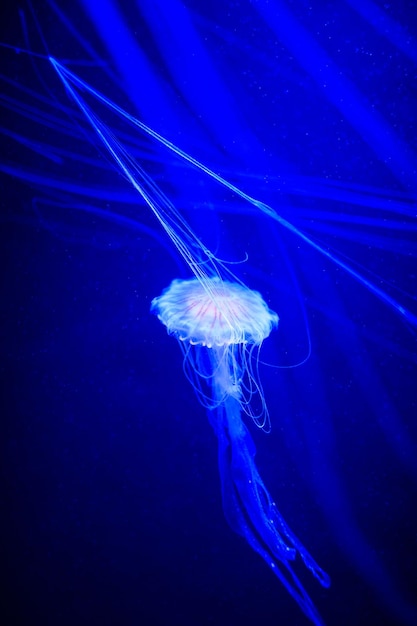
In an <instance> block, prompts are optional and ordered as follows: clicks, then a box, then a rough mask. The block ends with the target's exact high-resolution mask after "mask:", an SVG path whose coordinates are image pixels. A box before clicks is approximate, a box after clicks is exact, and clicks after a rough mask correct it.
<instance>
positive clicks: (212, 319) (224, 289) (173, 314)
mask: <svg viewBox="0 0 417 626" xmlns="http://www.w3.org/2000/svg"><path fill="white" fill-rule="evenodd" d="M152 310H154V311H155V312H156V313H157V315H158V318H159V319H160V321H161V322H162V323H163V324H164V325H165V326H166V327H167V330H168V333H170V334H175V335H177V336H178V338H179V340H180V341H184V342H189V343H191V344H195V345H202V346H207V347H208V348H213V347H214V348H216V347H223V346H225V345H233V344H254V345H260V344H261V343H262V342H263V340H264V339H266V338H267V337H268V336H269V335H270V333H271V330H272V329H273V328H275V327H276V326H277V325H278V315H277V314H276V313H275V312H274V311H271V310H270V309H269V308H268V306H267V304H266V302H265V301H264V300H263V298H262V296H261V294H260V293H259V292H258V291H252V290H250V289H248V288H247V287H246V286H244V285H243V284H240V283H237V282H230V281H227V280H221V279H220V278H219V277H217V276H216V277H214V278H206V279H205V280H204V281H201V280H198V279H195V278H194V279H190V280H178V279H177V280H174V281H173V282H172V283H171V285H170V286H169V287H168V288H167V289H165V291H164V292H163V294H162V295H161V296H159V297H157V298H155V299H154V300H153V301H152Z"/></svg>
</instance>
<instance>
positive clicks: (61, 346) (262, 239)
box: [0, 0, 417, 626]
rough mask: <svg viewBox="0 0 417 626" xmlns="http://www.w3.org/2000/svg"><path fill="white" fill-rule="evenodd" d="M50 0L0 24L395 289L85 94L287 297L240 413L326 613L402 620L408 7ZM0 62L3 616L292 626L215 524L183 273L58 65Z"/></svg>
mask: <svg viewBox="0 0 417 626" xmlns="http://www.w3.org/2000/svg"><path fill="white" fill-rule="evenodd" d="M65 4H69V3H62V6H61V7H60V8H59V9H58V7H56V6H55V5H54V4H53V3H50V4H47V3H42V2H39V3H38V2H35V3H34V4H33V7H32V8H33V12H32V11H31V9H30V7H27V6H26V7H24V8H23V10H24V21H23V22H22V19H21V18H19V14H18V12H17V10H16V11H14V10H12V9H9V10H8V12H7V15H6V12H4V19H3V23H2V24H3V25H2V31H1V32H2V35H1V37H2V41H3V42H6V43H8V44H12V45H15V46H20V47H22V48H26V49H27V48H28V47H30V48H31V49H32V50H33V51H35V52H39V53H42V54H44V53H45V52H46V47H45V42H47V46H48V50H49V51H50V52H51V53H52V54H53V55H55V56H56V57H57V58H58V59H64V60H66V61H67V62H68V63H69V66H70V67H71V68H72V70H73V71H74V72H76V73H78V74H80V75H81V76H82V78H83V80H85V81H87V82H89V84H91V85H92V86H93V87H94V88H95V89H98V90H100V91H101V92H103V93H104V94H106V96H107V97H108V98H110V99H111V100H113V101H115V102H117V103H118V104H119V105H120V106H122V107H124V108H125V109H126V110H128V111H129V112H130V113H131V114H132V115H135V116H137V117H139V118H140V119H141V120H143V121H144V122H145V123H147V124H149V125H150V126H151V127H152V128H154V129H155V130H156V131H158V132H159V133H161V134H162V135H164V136H166V137H168V138H169V139H170V140H171V141H173V142H174V143H175V144H176V145H179V146H180V147H181V148H182V149H184V150H186V151H188V152H189V153H190V154H192V155H193V156H195V157H196V158H198V159H199V160H201V161H202V162H204V163H205V164H207V165H208V166H209V167H210V168H212V169H213V170H215V171H216V172H219V173H221V174H222V175H224V177H225V178H226V179H228V180H230V181H231V182H233V183H234V184H236V185H238V186H239V187H240V188H242V189H244V190H245V191H246V192H247V193H249V194H250V195H251V196H253V197H255V198H257V199H259V200H262V201H263V202H265V203H267V204H268V205H270V206H271V207H273V208H274V210H275V211H276V212H277V213H278V214H280V215H282V216H284V217H285V218H286V219H287V220H289V221H290V222H291V223H293V224H295V225H296V226H297V228H300V229H301V230H303V232H305V233H307V234H308V235H309V236H311V237H312V238H314V240H315V241H317V242H318V243H319V245H320V246H322V247H323V248H324V249H325V250H327V251H328V252H329V254H330V255H334V256H336V257H337V258H338V259H342V260H343V261H344V262H346V263H348V264H349V265H350V266H351V267H353V268H354V269H355V271H356V272H357V273H358V274H359V275H360V276H361V277H363V278H364V280H365V282H366V281H368V282H369V283H372V285H374V286H377V287H378V288H379V289H381V290H382V291H383V292H384V293H385V294H389V297H390V298H392V299H393V301H395V303H397V305H398V306H397V305H395V304H394V305H393V306H392V305H390V304H389V303H388V304H387V303H386V302H385V303H384V302H382V301H381V300H380V299H379V298H378V297H377V296H376V295H375V294H374V293H371V292H370V291H369V289H368V288H367V287H366V286H365V285H363V284H360V283H359V282H358V281H357V280H355V279H354V278H353V277H352V276H350V275H349V274H348V273H346V272H344V271H343V270H342V269H341V268H340V267H337V266H336V265H335V264H334V263H333V262H332V260H331V259H330V258H326V257H325V256H323V255H321V254H319V253H318V252H317V251H314V250H313V249H312V248H311V247H310V246H309V245H308V244H306V243H305V242H303V241H301V240H300V239H299V238H298V237H297V236H296V235H294V234H293V233H290V232H289V231H288V230H287V229H285V228H283V227H282V226H280V225H279V224H277V223H276V222H274V221H273V220H271V219H270V218H267V217H266V216H264V215H262V214H261V212H260V211H257V210H256V209H255V207H253V206H252V205H250V204H248V203H245V202H243V201H242V200H241V199H239V198H237V197H236V196H235V195H233V194H232V193H231V192H230V191H228V190H226V189H224V188H221V187H219V186H217V185H216V184H215V183H214V182H213V181H212V180H210V179H209V178H208V177H207V176H206V175H203V174H202V173H201V172H200V173H199V172H196V171H193V170H192V169H190V168H189V167H185V166H184V164H183V163H181V161H178V160H176V159H174V158H173V157H172V155H171V154H170V153H169V152H167V151H165V150H164V149H162V148H161V146H158V145H156V144H155V143H153V142H152V141H150V140H149V139H146V138H144V137H143V136H141V135H140V134H139V133H138V132H137V131H133V130H132V129H131V128H130V127H129V126H128V125H127V124H125V123H124V122H122V121H121V120H120V119H119V118H118V117H117V116H115V115H113V114H111V113H109V111H108V109H106V107H103V106H101V105H98V104H97V103H96V102H94V99H90V103H91V105H92V106H94V108H95V110H96V111H97V113H98V115H101V116H104V118H105V121H106V123H107V124H108V125H109V126H112V127H114V128H115V129H116V131H117V132H119V133H122V134H123V136H124V137H126V135H127V136H128V137H129V136H130V140H131V147H132V149H134V150H135V151H137V155H139V158H140V159H141V161H140V162H141V163H142V164H143V167H144V168H145V169H146V171H147V172H148V173H149V175H151V176H152V177H154V178H155V180H157V181H158V183H159V184H160V185H161V186H162V188H163V189H164V192H165V193H166V194H167V195H168V196H169V197H170V198H171V199H172V201H173V202H174V203H175V205H176V207H177V209H178V210H179V211H180V212H183V214H184V216H185V217H186V218H187V219H188V220H189V221H190V223H191V225H192V227H193V229H194V230H195V232H196V233H197V234H198V235H199V236H200V237H201V238H202V240H203V241H204V242H205V243H206V244H207V245H209V246H210V247H211V248H212V249H213V250H214V251H215V253H216V254H218V255H219V257H221V258H223V259H229V260H238V261H242V260H244V259H245V258H246V255H247V261H246V262H245V263H239V264H237V265H232V266H230V267H231V269H232V270H233V271H234V272H235V273H236V274H237V276H238V277H239V278H240V279H242V280H244V281H245V282H246V283H247V284H248V285H249V287H251V288H254V289H259V290H260V291H261V292H262V294H263V296H264V297H265V299H266V301H267V302H268V305H269V306H270V307H271V308H272V309H274V310H276V311H277V312H278V314H279V316H280V325H279V328H278V330H277V331H276V332H274V333H273V335H271V337H270V338H269V339H268V340H267V341H266V342H265V346H264V348H263V354H262V359H263V361H265V363H268V364H272V365H274V366H277V365H278V366H280V367H270V366H268V365H261V368H260V374H261V378H262V383H263V386H264V392H265V397H266V401H267V403H268V407H269V410H270V414H271V422H272V430H271V433H269V434H265V433H263V432H261V431H257V429H256V427H255V426H254V425H249V427H250V428H251V432H252V434H253V436H254V438H255V441H256V445H257V449H258V454H257V463H258V467H259V471H260V473H261V475H262V477H263V479H264V481H265V483H266V485H267V486H268V489H269V490H270V492H271V493H272V495H273V497H274V499H275V501H276V503H277V505H278V507H279V509H280V511H281V513H282V514H283V515H284V517H285V519H286V521H287V523H288V524H289V526H290V527H291V528H292V530H293V531H294V532H295V534H296V535H297V536H298V537H299V538H300V540H301V541H302V542H303V543H304V545H305V546H306V547H307V548H308V550H309V551H310V552H311V553H312V554H313V556H314V558H315V559H316V560H317V561H318V562H319V564H320V565H321V566H322V567H323V568H324V569H325V570H326V571H327V572H328V573H329V575H330V576H331V579H332V586H331V587H330V589H328V590H323V589H321V588H320V587H319V585H318V584H317V582H316V581H314V580H312V579H311V578H310V576H309V574H308V572H303V571H302V569H301V568H300V569H299V570H297V571H298V572H299V573H300V576H301V577H302V580H303V582H304V583H305V585H306V587H307V589H308V592H309V593H310V595H311V597H312V599H313V601H314V602H315V603H316V605H317V607H318V609H319V611H320V612H321V614H322V616H323V619H324V621H325V622H326V623H327V624H329V625H334V626H336V625H337V626H348V625H351V624H355V625H357V626H365V625H370V624H378V625H379V626H394V625H400V624H413V623H417V620H416V615H417V613H416V610H417V609H416V603H415V596H416V593H417V576H416V571H415V570H416V567H415V565H416V558H417V537H416V518H417V511H416V504H415V503H416V480H417V455H416V439H417V427H416V416H417V409H416V392H417V384H416V356H415V355H416V343H415V332H414V331H415V324H414V321H413V317H412V316H413V315H415V314H416V309H417V307H416V303H415V293H416V276H415V272H416V243H415V238H416V237H415V234H416V221H415V217H416V215H415V212H416V154H415V151H416V149H417V148H416V115H417V102H416V93H415V84H416V83H415V79H416V62H417V38H416V29H415V26H414V25H413V16H414V17H415V13H416V5H415V3H414V2H412V1H408V2H400V3H391V4H388V3H385V4H384V3H382V2H376V3H374V2H363V3H356V2H354V1H353V0H352V1H351V2H342V1H341V0H339V1H338V2H333V3H330V2H318V3H307V2H302V1H300V0H297V1H295V2H271V3H266V2H265V3H264V2H226V3H225V2H216V1H214V2H210V3H203V2H202V1H201V0H199V1H198V2H197V1H189V2H186V3H184V4H181V3H176V2H171V1H168V0H166V1H165V2H162V1H161V2H155V3H151V2H149V3H147V2H138V3H137V4H134V3H123V2H121V3H119V4H117V5H115V6H116V7H117V9H115V13H114V14H113V19H112V17H111V16H110V14H109V13H108V11H109V10H110V9H109V7H110V6H111V4H110V3H107V2H106V3H103V4H101V5H100V6H101V10H100V11H98V12H97V11H95V10H94V4H92V3H88V2H85V3H82V2H79V3H78V2H77V3H71V6H68V7H66V6H64V5H65ZM92 7H93V8H92ZM113 9H114V7H113ZM100 14H101V16H100ZM115 16H119V17H120V22H117V21H116V20H115ZM101 20H102V21H101ZM37 22H38V23H39V26H40V27H41V29H42V34H43V37H44V42H42V39H41V37H40V35H39V30H38V28H37V26H36V24H37ZM22 24H23V25H25V26H26V27H27V30H28V35H27V36H26V35H25V28H24V26H22ZM123 25H124V26H125V27H126V28H123V27H122V26H123ZM0 55H1V59H2V61H1V67H2V69H1V74H2V77H3V78H2V104H3V108H2V118H1V119H2V122H1V126H2V145H3V148H2V156H1V163H2V166H1V169H2V172H3V173H2V175H1V182H0V185H1V187H0V192H1V216H2V217H1V246H2V256H3V261H2V267H3V272H2V291H1V294H2V295H1V303H0V306H1V315H2V329H1V353H2V369H1V371H2V386H3V392H2V400H3V403H2V404H3V408H2V410H1V415H2V417H1V423H2V452H1V460H2V466H3V470H2V471H3V490H2V494H3V503H2V526H3V531H2V543H3V548H2V550H3V568H4V574H5V577H6V584H5V585H4V586H3V594H4V600H3V603H2V609H1V610H2V612H3V617H2V619H1V623H2V624H5V625H7V626H29V625H38V624H42V625H43V626H49V625H51V626H57V625H59V626H72V625H75V624H76V625H77V626H83V625H95V624H97V625H98V624H100V626H107V625H112V624H115V625H120V626H131V625H132V626H133V625H134V624H135V625H137V624H141V625H142V624H143V625H144V626H145V625H146V626H148V625H149V626H154V625H155V626H160V625H181V626H186V625H188V624H190V625H196V626H197V625H198V626H209V625H210V626H211V625H216V626H223V625H224V626H226V625H227V626H235V625H236V626H247V625H252V624H259V623H262V624H264V626H269V625H273V624H274V625H275V624H281V625H285V626H287V625H288V626H298V625H300V626H302V625H303V624H307V623H308V622H307V620H306V618H305V617H304V616H303V615H302V614H301V612H300V611H299V608H298V607H297V605H296V604H295V603H294V601H293V600H292V599H291V598H290V597H289V596H288V594H287V593H286V592H285V590H284V589H283V588H282V586H281V585H280V584H279V582H278V581H277V580H276V578H274V576H273V574H272V573H271V571H270V570H269V569H268V568H267V566H266V565H265V563H264V562H263V561H262V560H261V559H260V558H259V557H258V556H257V555H256V554H255V553H253V552H252V551H251V549H250V548H249V546H247V545H246V544H245V542H244V541H243V540H242V539H241V538H240V537H239V536H237V535H235V534H234V533H233V532H232V531H231V530H230V529H229V527H228V526H227V523H226V521H225V519H224V515H223V511H222V506H221V496H220V488H219V477H218V469H217V451H216V438H215V435H214V433H213V431H212V429H211V427H210V425H209V422H208V420H207V417H206V415H205V410H204V409H203V408H202V407H201V406H200V405H199V403H198V401H197V399H196V397H195V395H194V394H193V391H192V388H191V386H190V385H189V383H188V382H187V380H186V379H185V377H184V373H183V371H182V356H181V353H180V351H179V349H178V346H177V345H176V341H175V340H174V339H173V338H170V337H168V336H167V334H166V331H165V329H164V328H163V327H162V325H161V324H160V323H159V321H158V320H157V319H156V317H154V316H152V315H151V314H150V311H149V309H150V303H151V300H152V298H154V297H155V296H157V295H159V294H160V293H161V291H162V289H163V288H165V287H166V286H167V285H168V284H169V282H170V281H171V280H172V279H173V278H176V277H187V276H189V271H188V269H187V267H185V265H184V263H183V262H182V261H181V260H180V259H179V258H178V256H177V255H176V252H175V250H174V249H173V247H172V244H171V242H170V241H169V239H167V238H166V237H165V235H164V233H163V232H162V230H161V229H160V227H159V225H158V223H157V222H156V220H155V219H154V218H153V216H152V215H151V214H150V212H149V209H148V207H146V206H145V205H144V203H143V202H140V200H139V199H138V198H137V196H136V195H135V193H134V191H133V190H132V189H131V187H130V186H129V183H128V182H127V181H126V180H124V179H123V178H122V177H121V176H120V173H119V172H118V171H117V169H116V168H115V167H114V164H113V163H112V162H111V159H110V158H109V156H108V155H107V154H106V152H105V151H104V150H103V148H102V146H100V143H99V141H98V140H97V138H94V134H93V133H92V132H91V129H89V127H88V125H87V124H86V123H85V122H83V118H82V116H81V115H80V113H79V111H78V110H77V107H76V106H75V105H74V103H73V102H71V100H70V98H68V97H67V95H66V94H65V92H64V90H63V88H62V85H61V84H60V81H59V79H58V77H57V76H56V74H54V72H53V70H52V68H51V67H50V66H49V65H48V63H47V62H45V61H43V60H41V59H38V60H36V59H33V58H31V57H28V56H27V55H25V54H19V55H17V54H16V53H15V52H14V51H13V50H7V49H2V50H1V51H0ZM87 60H88V61H89V63H90V65H87V64H86V61H87ZM74 61H75V62H74ZM99 64H100V65H99ZM36 94H42V97H43V98H44V100H40V99H37V98H36ZM17 103H20V104H21V105H22V107H27V108H20V106H17ZM64 107H65V108H66V110H65V111H64ZM39 111H43V112H44V116H43V115H38V113H36V112H39ZM35 113H36V114H35ZM57 120H59V123H58V122H57ZM69 129H72V131H71V130H69ZM130 133H131V134H130ZM24 138H26V140H27V141H26V143H25V139H24ZM29 142H30V143H29ZM400 306H403V307H405V309H406V313H404V312H403V311H402V310H400V308H399V307H400ZM309 337H310V339H311V356H310V358H309V359H308V360H307V361H306V362H305V363H304V364H302V365H300V366H299V367H291V368H290V367H288V366H291V365H294V364H297V363H300V362H301V361H303V359H305V357H306V356H307V354H308V351H309ZM413 603H414V609H413Z"/></svg>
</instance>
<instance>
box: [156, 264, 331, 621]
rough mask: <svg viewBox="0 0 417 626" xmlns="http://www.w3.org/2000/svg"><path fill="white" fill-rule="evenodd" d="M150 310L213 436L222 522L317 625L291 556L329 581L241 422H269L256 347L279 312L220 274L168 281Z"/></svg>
mask: <svg viewBox="0 0 417 626" xmlns="http://www.w3.org/2000/svg"><path fill="white" fill-rule="evenodd" d="M151 310H152V311H153V312H154V313H155V314H156V315H157V316H158V318H159V320H160V321H161V322H162V324H164V326H166V328H167V331H168V333H169V334H170V335H174V336H175V337H176V338H177V340H178V343H179V345H180V347H181V350H182V352H183V355H184V370H185V371H186V373H187V376H188V377H189V379H190V380H191V382H192V384H193V387H194V389H195V390H196V392H197V395H198V396H199V398H200V400H201V402H202V404H203V405H204V406H206V408H207V410H208V416H209V420H210V423H211V425H212V426H213V429H214V431H215V433H216V436H217V439H218V460H219V470H220V480H221V490H222V500H223V509H224V512H225V515H226V518H227V521H228V522H229V524H230V526H231V527H232V528H233V530H235V531H236V532H237V533H239V534H240V535H242V536H243V537H244V538H245V539H246V541H247V542H248V543H249V545H250V546H251V547H252V548H253V549H254V550H255V551H256V552H257V553H258V554H259V555H260V556H261V557H262V558H263V559H264V561H265V562H266V563H267V564H268V565H269V567H270V568H271V569H272V571H273V572H274V574H275V575H276V576H277V577H278V578H279V579H280V580H281V582H282V583H283V584H284V585H285V587H286V588H287V590H288V591H289V592H290V594H291V595H292V596H293V598H294V599H295V600H296V601H297V602H298V604H299V605H300V607H301V609H302V610H303V611H304V613H305V614H306V616H307V617H308V618H310V620H311V621H312V622H313V623H314V624H317V625H319V624H322V623H323V622H322V620H321V618H320V616H319V614H318V612H317V610H316V608H315V607H314V604H313V603H312V601H311V599H310V598H309V596H308V594H307V592H306V591H305V589H304V587H303V585H302V583H301V581H300V580H299V578H298V576H297V575H296V573H295V572H294V569H293V563H294V561H295V559H296V557H297V556H298V557H300V558H301V559H302V561H303V563H304V565H305V566H306V567H307V568H308V569H309V570H310V571H311V572H312V573H313V575H314V576H315V577H316V578H317V579H318V580H319V581H320V583H321V584H322V585H323V586H324V587H328V586H329V585H330V579H329V577H328V575H327V574H326V573H325V572H324V571H323V570H322V569H321V567H319V565H318V564H317V563H316V562H315V560H314V559H313V558H312V557H311V555H310V554H309V553H308V551H307V550H306V549H305V548H304V546H303V545H302V544H301V543H300V541H299V540H298V539H297V538H296V537H295V535H294V534H293V533H292V532H291V530H290V529H289V527H288V526H287V524H286V522H285V521H284V519H283V517H282V515H281V514H280V512H279V510H278V507H277V505H276V504H275V502H274V500H273V499H272V497H271V495H270V494H269V491H268V490H267V488H266V487H265V484H264V482H263V480H262V478H261V476H260V475H259V472H258V470H257V468H256V464H255V444H254V442H253V439H252V437H251V434H250V432H249V429H248V427H247V426H246V424H245V423H244V421H243V418H242V417H243V416H244V415H245V414H247V415H250V416H252V417H253V418H254V420H255V422H256V423H257V424H258V425H259V424H262V425H264V424H265V422H266V421H267V419H268V417H267V415H268V413H267V407H266V404H265V400H264V397H263V392H262V387H261V385H260V382H259V380H258V379H257V376H256V360H257V355H258V350H259V348H260V347H261V345H262V342H263V341H264V339H266V338H267V337H268V336H269V334H270V333H271V331H272V330H273V329H274V328H276V327H277V325H278V315H277V314H276V313H274V312H273V311H271V310H270V309H269V308H268V306H267V304H266V302H265V301H264V300H263V298H262V296H261V294H260V293H258V292H257V291H253V290H250V289H248V288H247V287H245V286H244V285H242V284H239V283H237V282H230V281H227V280H221V279H220V278H219V277H218V276H215V277H212V278H211V277H206V278H205V279H204V280H198V279H196V278H193V279H189V280H178V279H176V280H174V281H173V282H172V283H171V285H170V286H169V287H167V288H166V289H165V290H164V292H163V293H162V295H160V296H158V297H156V298H154V300H153V301H152V304H151ZM254 352H255V354H254ZM254 360H255V367H253V361H254ZM206 388H208V389H206ZM256 394H259V395H260V396H261V409H260V412H259V413H257V414H254V413H253V412H252V407H251V400H252V396H253V395H256Z"/></svg>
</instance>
